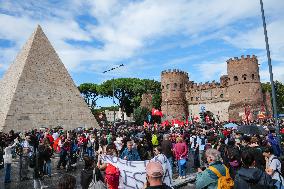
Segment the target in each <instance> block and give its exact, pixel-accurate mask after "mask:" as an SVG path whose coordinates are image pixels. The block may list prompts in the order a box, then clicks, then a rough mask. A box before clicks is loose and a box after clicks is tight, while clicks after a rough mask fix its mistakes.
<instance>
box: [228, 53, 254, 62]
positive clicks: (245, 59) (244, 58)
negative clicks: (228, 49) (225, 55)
mask: <svg viewBox="0 0 284 189" xmlns="http://www.w3.org/2000/svg"><path fill="white" fill-rule="evenodd" d="M226 62H227V64H233V63H236V62H248V63H249V62H256V63H257V56H255V55H252V56H250V55H246V57H245V56H244V55H242V56H241V57H240V58H239V57H234V59H232V58H230V59H229V60H227V61H226Z"/></svg>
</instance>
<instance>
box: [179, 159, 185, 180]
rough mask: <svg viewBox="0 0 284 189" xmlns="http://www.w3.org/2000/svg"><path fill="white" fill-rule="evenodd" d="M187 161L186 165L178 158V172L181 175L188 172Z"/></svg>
mask: <svg viewBox="0 0 284 189" xmlns="http://www.w3.org/2000/svg"><path fill="white" fill-rule="evenodd" d="M185 169H186V163H185V164H184V165H181V164H180V160H178V174H179V176H181V177H182V176H185V174H186V170H185Z"/></svg>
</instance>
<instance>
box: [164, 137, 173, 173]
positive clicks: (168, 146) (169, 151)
mask: <svg viewBox="0 0 284 189" xmlns="http://www.w3.org/2000/svg"><path fill="white" fill-rule="evenodd" d="M161 148H162V153H163V154H165V156H166V157H167V159H168V160H169V162H170V164H171V169H173V161H174V160H173V145H172V142H171V141H170V140H169V135H168V134H165V135H164V140H163V141H162V143H161Z"/></svg>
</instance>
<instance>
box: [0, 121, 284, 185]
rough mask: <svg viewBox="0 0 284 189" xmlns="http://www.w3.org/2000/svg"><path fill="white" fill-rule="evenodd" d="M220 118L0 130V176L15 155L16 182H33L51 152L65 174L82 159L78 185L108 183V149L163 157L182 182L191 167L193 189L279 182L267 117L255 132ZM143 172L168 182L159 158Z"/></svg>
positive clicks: (115, 178)
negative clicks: (178, 122)
mask: <svg viewBox="0 0 284 189" xmlns="http://www.w3.org/2000/svg"><path fill="white" fill-rule="evenodd" d="M224 124H225V123H217V122H216V123H212V124H211V125H203V124H200V123H193V124H190V125H185V126H178V127H177V126H161V125H157V124H155V125H148V126H137V125H128V126H126V125H119V126H118V125H115V126H106V125H103V126H101V128H100V129H96V128H92V129H85V128H77V129H74V130H68V131H67V130H63V129H62V128H55V129H47V128H43V129H38V130H36V129H34V130H31V131H26V132H15V131H13V130H12V131H10V132H9V133H0V146H1V148H0V153H1V154H0V159H1V157H3V159H2V161H3V165H4V171H5V178H4V182H5V184H9V183H10V182H11V181H12V180H13V179H15V178H11V168H12V166H11V164H12V162H13V159H16V158H18V159H19V162H20V163H19V168H18V169H19V177H20V180H21V181H23V180H27V179H31V176H32V178H33V180H34V188H41V187H42V184H41V179H42V178H43V177H44V176H48V177H52V172H53V171H54V169H55V167H52V162H53V161H54V162H55V158H54V157H57V156H58V157H59V160H58V161H57V160H56V164H57V166H56V169H58V170H65V171H66V172H67V173H68V172H70V171H72V170H73V169H76V167H77V166H78V162H84V168H83V169H82V170H81V177H80V185H81V187H82V188H83V189H87V188H90V187H92V186H93V188H110V189H116V188H118V186H119V176H120V170H119V169H118V168H117V167H115V166H113V165H112V164H110V163H107V162H104V161H103V160H102V158H101V155H110V156H115V157H119V158H121V159H123V160H127V161H143V160H151V159H154V158H156V159H157V158H158V159H159V158H160V157H165V158H166V159H167V162H168V163H169V165H170V170H171V175H173V177H174V179H179V180H183V179H186V178H187V175H188V174H189V173H197V176H196V188H197V189H201V188H209V189H210V188H222V187H221V185H222V186H223V188H236V189H243V188H284V187H283V185H284V183H283V177H282V169H284V167H282V166H281V164H282V160H281V154H282V150H281V141H280V139H279V137H278V136H277V135H276V133H275V129H274V128H273V120H267V121H265V122H261V124H262V125H266V126H269V127H270V129H267V132H266V133H264V134H260V135H259V134H251V133H241V132H239V131H238V130H237V129H230V128H224V127H223V126H224ZM254 124H257V122H255V123H254ZM258 124H259V123H258ZM280 124H281V125H283V122H281V123H280ZM266 128H268V127H266ZM31 170H32V172H31ZM145 171H146V178H147V179H146V182H145V188H148V189H150V188H171V186H167V185H165V184H164V183H163V174H165V168H164V167H163V165H162V164H161V163H159V161H158V162H157V161H150V163H148V164H147V166H146V170H145ZM75 185H76V179H75V178H74V177H73V176H71V175H69V174H64V175H63V176H62V178H61V179H60V180H59V184H58V188H60V189H69V188H70V189H71V188H72V189H73V188H75ZM157 186H158V187H157Z"/></svg>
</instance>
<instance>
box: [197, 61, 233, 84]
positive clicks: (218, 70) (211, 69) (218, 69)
mask: <svg viewBox="0 0 284 189" xmlns="http://www.w3.org/2000/svg"><path fill="white" fill-rule="evenodd" d="M193 66H194V67H195V68H196V69H197V71H198V72H197V73H198V75H197V74H194V78H193V79H196V80H198V81H200V79H202V80H203V81H204V80H205V81H211V80H214V79H215V80H216V81H219V78H220V77H221V76H222V75H226V74H227V64H226V58H224V57H223V58H219V59H217V60H212V61H204V62H201V63H200V64H194V65H193Z"/></svg>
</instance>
